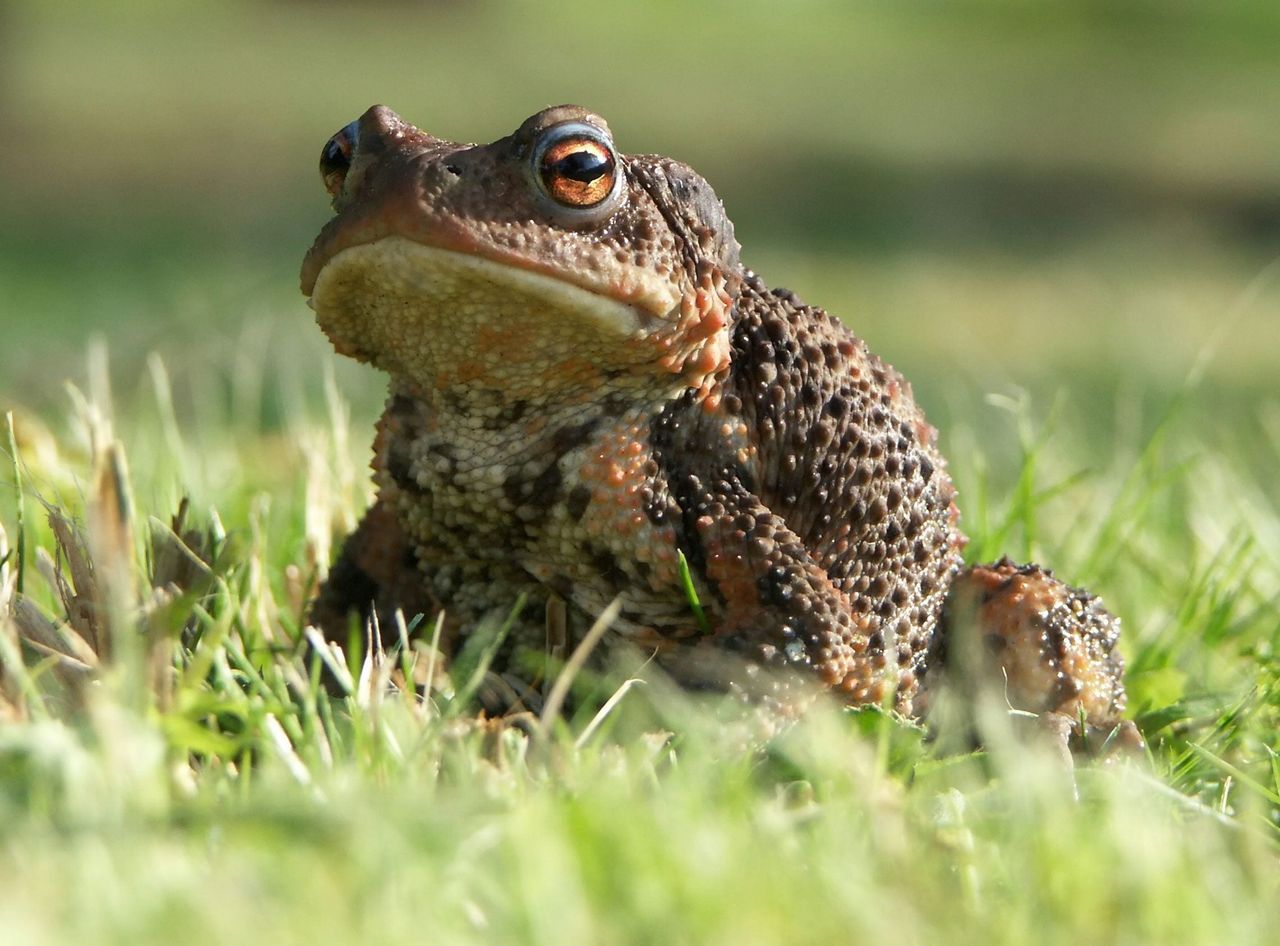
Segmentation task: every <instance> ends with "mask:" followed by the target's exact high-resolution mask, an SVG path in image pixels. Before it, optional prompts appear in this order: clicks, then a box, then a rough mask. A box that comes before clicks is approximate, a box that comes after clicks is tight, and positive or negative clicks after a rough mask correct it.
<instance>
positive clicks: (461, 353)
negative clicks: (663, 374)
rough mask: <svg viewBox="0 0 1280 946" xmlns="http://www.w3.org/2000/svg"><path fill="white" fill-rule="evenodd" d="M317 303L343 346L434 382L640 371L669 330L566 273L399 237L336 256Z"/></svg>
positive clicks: (551, 382)
mask: <svg viewBox="0 0 1280 946" xmlns="http://www.w3.org/2000/svg"><path fill="white" fill-rule="evenodd" d="M310 303H311V306H312V308H313V309H314V310H315V313H316V321H317V322H318V323H319V325H320V327H321V328H322V329H323V330H324V332H325V334H327V335H328V336H329V338H330V339H331V340H332V341H333V344H334V346H335V347H336V348H337V350H338V351H339V352H341V353H342V354H345V355H350V356H351V357H353V358H356V359H358V360H360V361H365V362H369V363H370V364H373V365H374V366H376V367H378V368H381V369H383V370H384V371H387V372H389V373H391V374H393V375H396V376H398V377H400V378H404V379H407V380H410V381H412V382H415V383H417V384H422V385H426V386H428V387H434V388H445V387H453V386H455V385H458V384H469V385H479V386H483V387H502V388H506V389H510V390H512V391H513V392H514V391H518V390H526V389H528V390H542V391H550V390H553V389H563V388H564V387H566V386H571V387H580V386H582V385H586V386H590V385H592V384H593V383H596V382H598V381H600V380H602V379H603V375H604V374H605V373H618V372H621V373H624V374H627V373H637V372H640V373H643V372H644V371H645V366H646V365H649V364H651V363H652V362H653V359H654V349H653V344H652V342H653V340H654V336H655V335H660V334H662V328H663V322H662V320H660V319H656V318H654V317H653V316H651V315H649V314H647V313H645V312H643V311H641V310H640V309H639V308H637V307H636V306H634V305H630V304H627V303H625V302H620V301H618V300H616V299H611V298H609V297H607V296H604V295H601V294H599V293H596V292H591V291H589V290H586V289H582V288H580V287H578V286H575V285H572V284H570V283H568V282H565V281H563V280H559V279H555V278H553V277H551V276H546V275H543V274H541V273H536V272H531V271H529V270H527V269H522V268H519V267H516V266H509V265H504V264H502V263H498V262H495V261H493V260H489V259H485V258H483V257H478V256H473V255H470V254H466V253H459V252H456V251H454V250H446V249H441V248H438V247H431V246H425V245H423V244H421V243H417V242H415V241H413V240H409V239H406V238H404V237H398V236H389V237H384V238H383V239H380V240H378V241H377V242H375V243H367V244H362V245H359V246H353V247H348V248H347V249H344V250H342V251H341V252H339V253H337V254H336V255H335V256H333V257H332V258H331V259H330V260H329V261H328V262H327V263H326V264H325V266H324V268H323V269H322V270H321V271H320V273H319V275H318V276H317V278H316V281H315V288H314V290H313V291H312V294H311V300H310Z"/></svg>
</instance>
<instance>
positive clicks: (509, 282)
mask: <svg viewBox="0 0 1280 946" xmlns="http://www.w3.org/2000/svg"><path fill="white" fill-rule="evenodd" d="M361 268H364V269H368V270H371V271H377V270H381V271H382V275H383V277H384V278H385V281H386V282H387V284H388V287H389V289H388V291H391V290H392V287H394V289H395V290H396V291H400V292H404V293H406V294H413V295H418V296H420V297H421V298H423V299H424V300H425V299H429V298H430V297H431V296H432V294H433V293H432V291H431V285H432V276H433V275H436V276H441V275H443V274H445V273H449V274H452V275H460V274H472V275H474V276H475V277H476V278H477V279H478V281H481V282H484V283H487V284H490V285H492V286H495V287H508V288H510V290H511V291H512V292H513V294H517V295H521V296H527V297H531V298H535V299H538V300H539V301H541V302H543V303H545V304H546V307H547V309H548V310H553V311H562V312H576V313H578V314H579V315H582V316H586V317H587V318H588V319H589V320H590V321H591V322H592V323H593V324H595V325H597V326H599V327H603V328H607V329H609V330H610V331H612V332H614V333H617V334H619V335H623V336H627V335H634V334H643V333H645V332H646V331H648V330H650V329H652V328H653V327H655V326H656V325H658V324H660V323H661V322H662V320H661V319H659V318H658V317H656V316H655V315H654V314H653V313H652V312H650V311H649V310H648V309H646V308H645V307H643V306H642V305H640V304H637V303H633V302H627V301H625V300H622V299H617V298H614V297H612V296H608V295H605V294H604V293H601V292H597V291H595V290H593V289H591V288H587V287H583V286H581V285H579V284H578V283H576V282H570V281H567V280H565V279H562V278H559V277H558V276H553V275H548V274H545V273H542V272H539V271H538V270H537V269H530V268H528V267H525V266H521V265H516V264H514V263H510V262H506V261H503V260H495V259H493V258H491V257H489V256H484V255H479V254H476V253H466V252H462V251H460V250H452V249H446V248H444V247H438V246H431V245H429V244H425V243H420V242H418V241H416V240H412V239H410V238H408V237H403V236H398V235H391V236H384V237H380V238H378V239H376V240H372V241H369V242H366V243H359V244H356V245H354V246H348V247H345V248H343V249H341V250H339V251H338V252H337V253H335V254H333V255H332V256H331V257H330V258H329V259H328V260H326V262H325V263H324V265H323V266H322V267H321V268H320V269H319V271H318V272H317V273H316V277H315V280H314V283H313V285H312V289H311V293H310V294H309V295H308V296H307V302H308V305H309V306H310V307H311V308H312V309H313V310H315V311H317V312H320V311H321V310H322V309H324V308H325V307H326V300H325V296H326V294H328V295H333V294H334V293H337V294H338V295H341V286H340V283H341V281H342V279H343V277H344V275H346V274H349V273H351V272H352V271H353V270H355V269H361ZM335 283H337V284H338V285H337V286H335V285H334V284H335Z"/></svg>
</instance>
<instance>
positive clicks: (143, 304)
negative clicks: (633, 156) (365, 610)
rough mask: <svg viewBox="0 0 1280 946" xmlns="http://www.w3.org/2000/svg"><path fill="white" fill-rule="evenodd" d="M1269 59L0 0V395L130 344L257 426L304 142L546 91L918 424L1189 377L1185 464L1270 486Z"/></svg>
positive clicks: (772, 23)
mask: <svg viewBox="0 0 1280 946" xmlns="http://www.w3.org/2000/svg"><path fill="white" fill-rule="evenodd" d="M1278 50H1280V4H1277V3H1275V2H1274V0H1256V2H1250V0H1233V2H1228V3H1214V4H1203V3H1192V2H1179V0H1150V2H1137V0H1128V2H1126V0H1105V2H1103V0H1098V2H1074V3H1060V4H1053V3H1044V2H1014V0H1008V2H988V3H982V2H953V3H937V2H923V0H897V2H893V3H866V2H841V3H834V2H818V0H767V2H766V0H733V2H714V3H688V2H665V3H663V2H657V3H653V2H650V3H632V4H626V5H620V4H619V5H614V4H600V3H590V2H585V0H569V2H556V3H541V2H532V0H529V2H499V0H490V2H477V3H466V2H462V0H456V2H442V0H437V2H430V3H410V2H401V3H360V4H344V3H336V2H334V3H326V2H304V0H293V2H270V3H269V2H256V3H250V2H233V0H220V2H217V3H197V2H173V0H169V2H140V0H134V2H131V3H94V2H65V3H63V2H55V0H43V2H40V0H28V2H17V3H12V2H11V3H10V4H9V5H8V6H4V7H0V127H3V129H4V134H3V135H0V182H3V183H0V219H2V220H3V226H2V227H0V327H2V328H3V334H2V335H0V403H4V404H18V405H21V406H25V407H28V408H34V409H37V410H40V411H42V412H43V411H48V410H50V409H53V410H55V411H56V410H60V409H61V407H60V405H62V404H64V403H65V402H64V401H63V400H62V393H61V388H62V383H63V379H65V378H68V377H70V378H73V379H76V378H80V377H81V376H82V375H83V373H84V369H83V362H84V359H83V357H82V356H83V352H84V350H85V346H86V341H87V339H89V338H91V337H93V336H102V337H104V338H105V339H106V340H107V343H108V346H109V348H110V352H111V358H112V364H113V369H114V374H115V378H116V388H117V393H118V394H120V393H122V392H123V393H127V392H128V391H129V390H130V388H131V386H135V385H145V384H146V380H145V374H144V373H141V372H140V369H141V367H142V365H143V359H144V357H145V355H146V353H148V352H150V351H153V350H155V351H158V352H160V353H161V354H162V355H163V357H164V358H165V361H166V363H167V364H168V365H169V368H170V371H171V373H172V374H173V375H174V377H175V379H177V388H178V390H177V391H176V397H177V399H178V401H179V411H180V414H182V415H183V416H187V415H189V414H190V413H191V412H193V411H194V412H197V413H199V412H200V411H201V410H202V409H207V408H208V406H209V402H210V401H211V400H214V401H216V400H219V399H224V400H225V399H231V400H234V399H235V398H236V397H237V396H241V397H242V399H243V391H241V394H240V395H237V394H236V391H237V390H239V389H241V388H244V387H245V385H247V386H248V388H249V389H250V390H251V396H250V400H252V401H253V403H252V404H251V405H250V407H249V408H248V409H249V410H250V411H251V412H254V413H256V414H257V415H258V416H257V419H258V420H259V421H261V422H263V423H265V424H266V425H267V426H268V428H269V427H270V426H271V425H272V424H273V423H278V422H279V419H280V417H281V416H282V411H283V409H282V407H281V403H282V399H284V400H287V394H285V393H281V392H289V391H294V392H302V397H303V402H304V403H305V402H307V401H308V398H309V397H310V395H309V394H308V393H307V392H316V391H318V390H319V383H320V378H321V377H322V375H323V370H322V368H323V366H324V364H325V362H326V361H327V360H328V359H329V357H330V356H329V354H328V350H327V346H326V344H325V343H324V341H323V339H322V338H321V336H320V333H319V332H318V331H317V330H316V329H315V328H314V326H313V325H312V323H311V321H310V318H309V312H308V310H307V309H306V308H305V307H304V305H303V302H302V299H301V297H300V296H299V295H298V293H297V266H298V262H299V260H300V259H301V256H302V254H303V252H304V251H305V249H306V248H307V246H308V245H309V243H310V240H311V238H312V236H313V235H314V233H315V232H316V230H317V229H318V228H319V226H320V225H321V224H322V222H323V221H324V220H325V218H326V215H327V212H328V210H327V204H326V199H325V195H324V193H323V190H322V188H321V186H320V181H319V178H318V175H317V173H316V161H317V158H318V155H319V151H320V148H321V146H322V145H323V144H324V142H325V140H326V139H327V137H328V136H329V135H330V134H331V133H332V132H333V131H335V130H336V129H337V128H339V127H340V126H342V125H343V124H345V123H346V122H347V121H349V120H350V119H352V118H354V117H355V116H357V115H358V114H359V113H360V112H361V111H363V110H364V109H365V108H366V107H367V106H369V105H370V104H372V103H374V102H383V103H386V104H388V105H390V106H392V107H393V108H395V109H396V110H397V111H399V112H400V113H401V114H402V115H403V116H405V117H406V118H407V119H409V120H411V121H413V122H415V123H416V124H419V125H421V126H423V127H425V128H427V129H429V130H431V131H433V132H435V133H437V134H440V135H442V136H445V137H451V138H455V139H458V140H472V141H487V140H491V139H493V138H495V137H498V136H500V135H503V134H505V133H507V132H509V131H510V130H511V129H513V128H514V127H515V126H516V125H517V124H518V123H519V122H520V121H521V120H522V119H523V118H524V117H525V116H527V115H528V114H530V113H532V112H533V111H535V110H536V109H539V108H541V107H543V106H545V105H548V104H554V103H558V102H565V101H571V102H577V103H580V104H584V105H587V106H589V107H591V108H593V109H594V110H596V111H598V112H600V113H602V114H603V115H605V116H606V117H607V118H608V120H609V121H610V124H611V125H612V127H613V129H614V132H615V134H616V137H617V140H618V142H619V144H620V146H621V147H622V148H623V149H624V150H626V151H653V152H662V153H666V154H670V155H673V156H676V157H679V158H681V159H683V160H685V161H687V162H688V163H690V164H691V165H693V166H694V167H696V168H697V169H699V170H700V171H701V172H702V173H703V174H704V175H705V176H706V177H707V178H708V179H709V180H710V181H711V182H712V184H713V185H714V186H715V187H716V189H717V191H718V193H719V194H720V195H721V197H722V198H723V199H724V201H725V203H726V205H727V207H728V209H729V212H730V214H731V216H732V217H733V218H734V220H735V221H736V222H737V226H738V235H739V238H740V240H741V242H742V244H743V246H744V259H745V260H746V261H747V262H748V264H749V265H751V266H752V267H753V268H755V269H756V270H757V271H759V272H760V273H761V274H762V275H764V277H765V278H766V280H767V281H769V282H770V283H772V284H774V285H787V286H789V287H791V288H793V289H795V290H797V291H798V292H799V293H800V294H801V296H802V297H804V298H805V299H806V300H807V301H810V302H812V303H815V304H820V305H824V306H825V307H827V308H829V309H830V310H832V311H833V312H835V313H837V314H838V315H840V316H842V317H843V318H844V319H845V320H846V321H847V322H848V323H849V324H850V325H851V326H853V328H854V329H855V330H856V331H858V332H859V334H861V335H863V336H864V337H865V338H867V339H868V341H869V342H870V343H871V344H872V347H873V348H874V349H875V350H876V351H877V352H879V353H880V354H882V355H883V356H885V357H886V358H887V359H888V360H890V361H891V362H893V363H895V364H897V365H898V366H899V367H900V368H902V369H903V370H904V371H905V372H906V373H907V375H908V376H909V377H910V378H912V380H913V381H914V383H915V386H916V390H917V393H918V395H919V396H920V397H921V399H922V400H923V401H924V403H925V405H926V408H927V409H928V410H929V411H930V413H931V415H932V416H933V417H935V419H937V420H938V421H939V422H940V424H941V425H945V424H946V423H947V419H948V417H949V416H950V415H954V414H960V415H963V416H970V417H971V416H974V415H981V414H982V412H983V408H982V406H981V400H982V398H983V397H984V396H985V395H986V394H988V393H989V392H1008V391H1010V390H1015V389H1021V390H1026V391H1029V392H1031V396H1032V399H1033V403H1039V404H1045V403H1047V401H1048V399H1049V398H1050V397H1051V396H1052V395H1053V394H1054V393H1055V392H1058V391H1062V390H1065V391H1066V392H1068V395H1069V401H1068V403H1069V404H1070V405H1071V407H1070V410H1071V411H1073V412H1074V413H1075V414H1076V416H1077V419H1078V420H1081V421H1083V424H1082V426H1083V427H1085V428H1087V429H1091V430H1096V431H1098V432H1099V436H1098V438H1096V440H1097V449H1098V451H1099V452H1104V451H1106V450H1107V449H1109V446H1110V443H1109V441H1110V439H1111V435H1113V434H1116V433H1117V432H1119V433H1120V434H1122V435H1126V436H1127V435H1128V434H1131V433H1133V431H1134V430H1135V429H1140V428H1141V427H1143V426H1144V425H1145V426H1150V424H1151V423H1153V422H1154V421H1153V420H1152V418H1155V417H1157V416H1159V412H1160V406H1161V405H1162V404H1164V403H1167V401H1168V400H1169V398H1170V397H1171V395H1172V392H1175V391H1177V390H1178V389H1179V388H1181V387H1182V386H1183V385H1184V382H1185V381H1186V379H1187V378H1188V376H1189V375H1191V374H1192V373H1193V372H1194V371H1199V372H1200V373H1199V375H1198V377H1199V379H1200V380H1199V383H1198V385H1197V386H1196V388H1195V389H1194V392H1193V394H1192V396H1191V398H1190V399H1189V400H1190V401H1191V402H1192V403H1193V406H1196V405H1198V409H1199V411H1200V413H1199V415H1198V416H1199V420H1198V421H1197V422H1196V423H1197V426H1199V427H1200V428H1201V429H1203V431H1204V433H1205V437H1206V438H1207V440H1208V441H1209V442H1211V443H1212V442H1215V438H1221V437H1223V436H1227V437H1231V438H1234V439H1237V440H1239V441H1241V442H1243V443H1246V444H1248V445H1250V446H1249V450H1250V452H1251V453H1253V455H1255V456H1258V457H1259V458H1260V459H1266V460H1268V461H1270V460H1272V459H1274V458H1275V457H1276V455H1277V452H1278V451H1277V447H1276V443H1277V441H1278V440H1280V402H1278V398H1280V383H1278V382H1277V381H1276V366H1277V363H1278V359H1280V266H1278V265H1277V264H1276V260H1277V256H1278V254H1280V55H1278V54H1277V51H1278ZM1197 363H1200V368H1199V369H1197V368H1196V367H1195V366H1196V365H1197ZM337 370H338V372H339V375H338V378H339V383H340V386H341V389H342V390H343V392H344V393H345V394H346V395H347V396H348V397H350V398H351V399H352V401H353V403H354V404H355V407H356V410H357V413H358V414H359V413H368V414H370V415H372V413H373V411H374V410H376V405H377V404H378V402H379V399H380V397H381V383H380V381H379V380H378V379H377V378H376V377H374V376H373V375H372V373H369V372H367V371H365V370H364V369H361V368H358V367H356V366H348V365H342V366H339V367H338V369H337ZM237 378H240V379H241V380H240V382H237ZM245 378H249V379H250V380H249V381H244V379H245ZM139 379H142V380H139ZM238 384H239V388H238V387H237V385H238ZM1193 413H1194V411H1193ZM1125 417H1128V418H1129V420H1128V421H1124V420H1123V418H1125ZM1134 417H1137V418H1138V419H1137V421H1134V420H1133V418H1134ZM1126 423H1127V424H1129V426H1128V427H1126V426H1125V424H1126ZM1000 424H1003V425H1004V426H1006V427H1007V426H1008V424H1007V420H1006V421H1000V422H998V423H997V426H999V425H1000ZM978 426H979V428H980V427H981V423H980V422H979V424H978ZM1086 439H1089V438H1086ZM1260 444H1263V445H1264V446H1261V447H1260V446H1259V445H1260ZM1266 445H1269V446H1266ZM1259 451H1261V452H1260V453H1259Z"/></svg>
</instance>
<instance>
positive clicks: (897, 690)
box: [684, 473, 920, 712]
mask: <svg viewBox="0 0 1280 946" xmlns="http://www.w3.org/2000/svg"><path fill="white" fill-rule="evenodd" d="M684 498H685V502H686V504H687V505H686V507H685V516H686V521H687V522H689V523H690V524H691V526H692V529H691V532H692V534H693V535H694V536H696V539H697V546H696V553H695V555H694V564H695V566H700V567H701V571H702V574H703V576H704V577H705V578H706V580H707V582H708V584H709V585H710V586H711V587H712V588H714V589H715V591H716V594H717V597H718V598H719V599H720V603H721V607H722V616H721V620H720V621H719V624H718V626H717V627H716V628H715V634H714V637H713V638H712V639H710V640H707V641H704V642H703V647H704V649H705V648H706V647H708V646H712V647H719V648H722V649H727V650H728V651H730V652H731V653H734V654H736V655H740V656H741V657H743V658H745V659H746V660H747V661H748V663H749V664H756V665H762V666H763V667H764V668H766V669H771V670H774V671H777V672H779V673H778V676H777V678H776V679H775V680H773V681H772V684H773V685H775V686H776V685H785V683H786V681H787V680H789V679H792V680H794V679H795V677H796V674H795V673H793V671H798V670H799V671H807V674H805V675H808V676H812V675H816V676H817V678H818V680H819V681H821V683H822V684H824V685H825V686H827V687H830V688H831V689H832V690H834V691H835V692H836V694H837V695H838V696H839V697H840V698H841V699H843V700H846V701H848V702H850V703H855V704H864V703H884V702H886V701H887V700H890V699H892V700H893V702H894V705H896V706H897V707H898V708H899V709H902V710H903V711H905V712H910V711H911V699H912V696H913V695H914V693H915V692H916V689H917V681H916V674H915V671H914V666H915V664H916V662H917V659H918V657H919V656H920V655H919V654H917V653H916V650H915V648H913V646H912V645H911V643H910V642H907V641H902V642H899V641H896V640H894V639H893V637H894V635H893V634H891V633H886V632H885V630H884V628H883V627H881V624H880V622H879V620H878V618H877V617H876V616H875V615H874V614H866V613H859V612H858V611H856V610H855V609H854V607H853V605H852V602H851V601H850V598H849V596H848V595H847V594H846V593H844V592H843V591H842V590H841V589H840V588H839V587H838V586H837V585H836V583H835V582H833V581H832V579H831V577H830V575H829V574H828V572H827V570H826V569H825V568H824V567H823V566H822V565H821V564H820V563H819V562H817V561H816V560H815V558H814V557H813V555H812V554H811V553H810V551H809V550H808V549H807V548H806V546H805V544H804V542H803V541H802V540H801V539H800V538H799V536H797V535H796V533H795V532H794V531H793V530H792V529H791V528H790V527H789V526H788V524H787V523H786V521H785V520H784V519H783V518H782V517H781V516H779V515H777V514H776V513H774V512H773V511H771V510H770V509H769V508H768V507H767V506H765V505H764V503H762V502H761V500H760V499H759V498H757V497H756V496H755V495H753V494H752V493H751V492H750V491H749V490H748V489H747V488H746V487H745V486H744V485H743V484H742V483H741V482H740V481H739V480H738V479H737V478H736V477H735V476H734V475H733V474H732V473H722V474H720V475H717V476H713V477H710V478H707V479H703V478H700V477H698V476H694V475H690V476H689V477H688V478H687V481H686V496H685V497H684Z"/></svg>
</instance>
